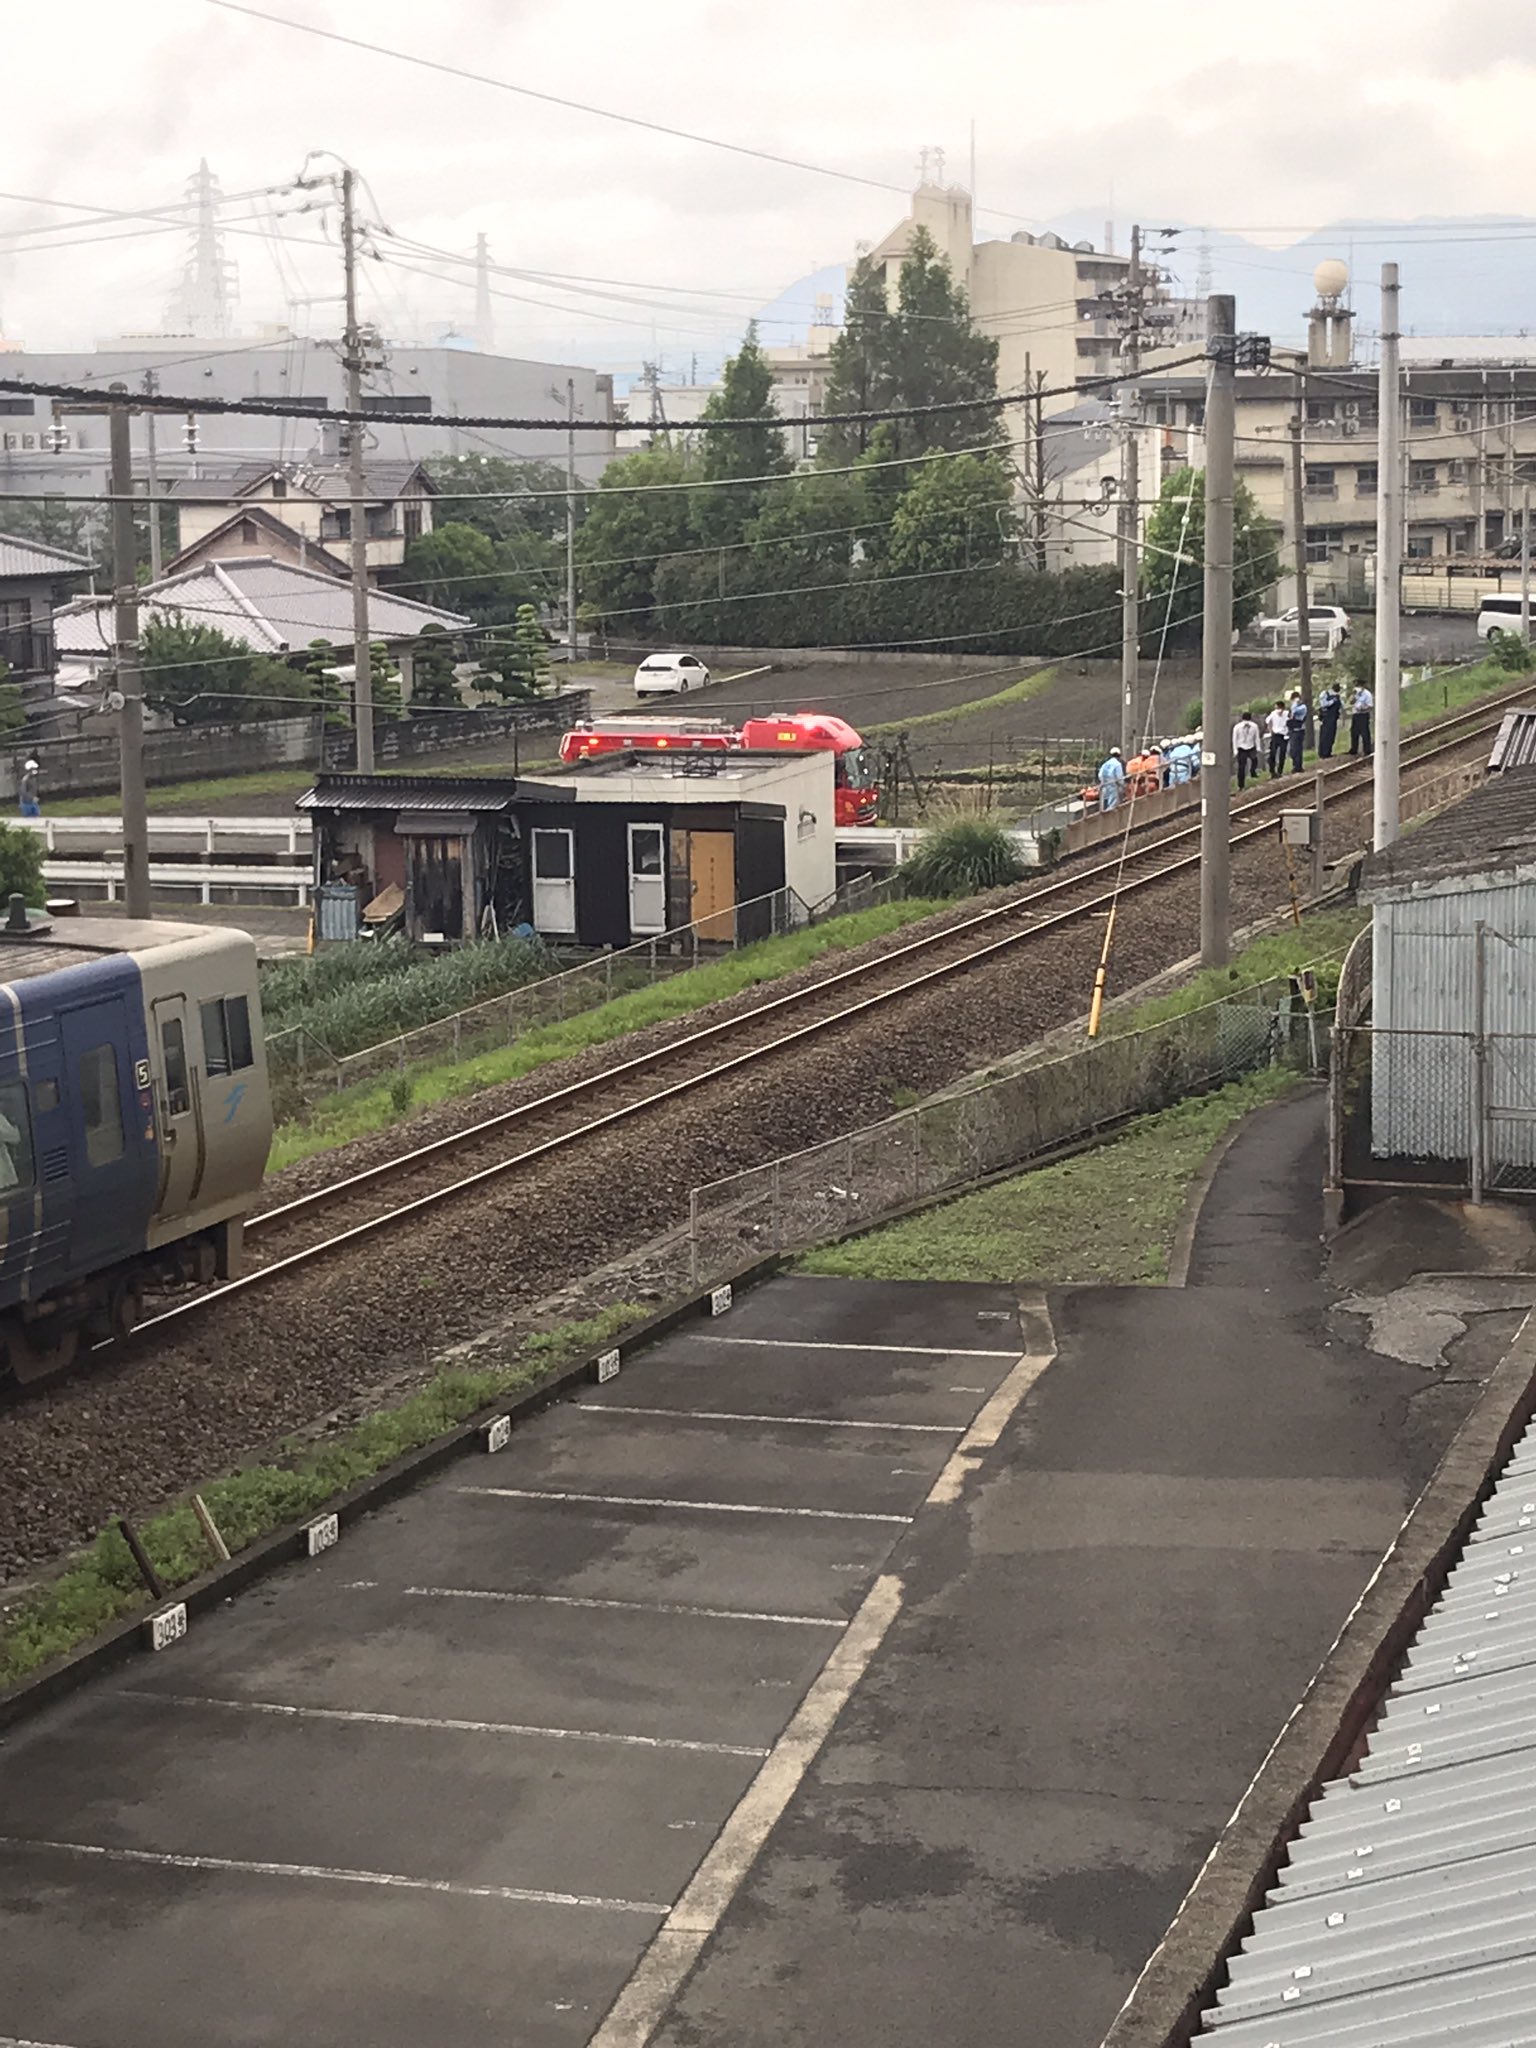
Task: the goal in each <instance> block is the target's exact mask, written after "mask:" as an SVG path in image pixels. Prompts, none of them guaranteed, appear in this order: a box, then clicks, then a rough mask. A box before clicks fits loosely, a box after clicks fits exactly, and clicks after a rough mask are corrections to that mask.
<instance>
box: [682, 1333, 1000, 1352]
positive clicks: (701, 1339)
mask: <svg viewBox="0 0 1536 2048" xmlns="http://www.w3.org/2000/svg"><path fill="white" fill-rule="evenodd" d="M690 1341H691V1342H693V1343H695V1344H750V1345H752V1346H753V1347H754V1348H755V1349H758V1350H768V1351H874V1352H878V1353H880V1354H881V1355H882V1356H885V1357H898V1358H1017V1357H1018V1355H1019V1347H1018V1346H1017V1344H1011V1345H1005V1346H1003V1348H1002V1349H1001V1350H992V1349H988V1350H985V1351H967V1350H966V1349H965V1348H964V1346H963V1345H959V1344H829V1343H828V1342H827V1341H826V1340H825V1339H824V1338H811V1337H717V1336H715V1335H714V1334H713V1332H710V1333H707V1334H702V1333H701V1334H700V1335H698V1336H696V1337H694V1338H692V1339H691V1340H690Z"/></svg>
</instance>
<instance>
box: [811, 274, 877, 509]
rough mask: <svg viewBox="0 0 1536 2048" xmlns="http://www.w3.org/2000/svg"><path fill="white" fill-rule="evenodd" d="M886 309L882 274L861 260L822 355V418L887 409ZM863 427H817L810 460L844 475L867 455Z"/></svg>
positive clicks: (867, 431)
mask: <svg viewBox="0 0 1536 2048" xmlns="http://www.w3.org/2000/svg"><path fill="white" fill-rule="evenodd" d="M891 317H892V316H891V309H890V305H889V303H888V302H887V299H886V291H885V273H884V271H883V270H882V269H881V268H880V266H879V265H878V264H876V263H875V262H873V261H872V260H871V259H870V258H869V257H868V256H861V257H860V258H859V259H858V261H857V262H856V263H855V264H854V266H853V269H852V270H851V271H850V272H849V273H848V290H847V293H846V296H845V300H844V306H843V324H842V327H841V329H840V331H839V332H838V334H837V336H836V338H835V340H834V341H833V343H832V347H831V349H830V350H829V351H828V355H827V386H826V399H825V403H824V406H823V410H824V411H826V412H873V411H877V410H878V409H879V408H880V407H881V406H884V405H889V403H890V393H891V388H892V387H891V361H890V354H889V349H888V347H887V342H888V329H889V326H890V322H891ZM870 431H871V430H870V428H869V427H868V426H848V427H823V428H822V429H821V431H820V433H819V434H818V435H817V441H816V459H817V461H818V462H819V463H820V464H821V465H822V467H823V468H831V469H845V468H847V466H848V465H849V464H850V463H853V462H857V461H858V459H859V457H860V456H861V455H864V454H867V453H868V450H869V437H870Z"/></svg>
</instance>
